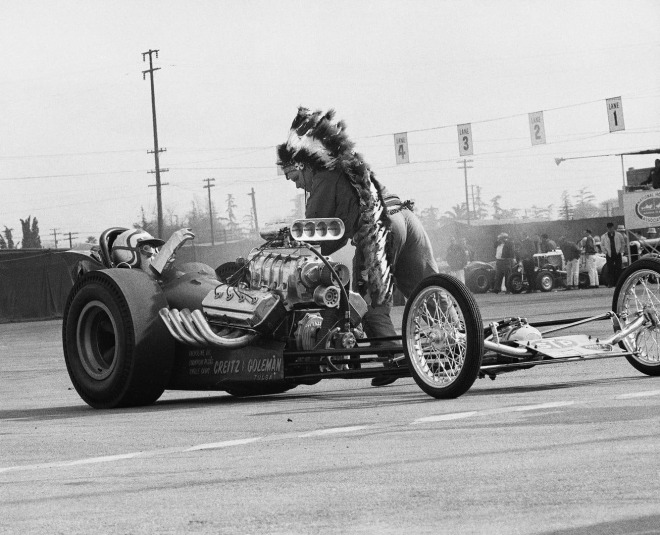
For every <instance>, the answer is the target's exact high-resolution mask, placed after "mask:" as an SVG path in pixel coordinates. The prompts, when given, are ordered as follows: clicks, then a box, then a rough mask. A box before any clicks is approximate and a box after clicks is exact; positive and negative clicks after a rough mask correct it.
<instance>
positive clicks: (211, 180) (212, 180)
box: [202, 178, 215, 245]
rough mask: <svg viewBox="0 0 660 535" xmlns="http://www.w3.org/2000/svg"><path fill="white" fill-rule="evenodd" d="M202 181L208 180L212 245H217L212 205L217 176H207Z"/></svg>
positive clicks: (206, 187)
mask: <svg viewBox="0 0 660 535" xmlns="http://www.w3.org/2000/svg"><path fill="white" fill-rule="evenodd" d="M202 182H206V186H204V188H205V189H208V190H209V221H210V222H211V245H215V236H214V234H213V206H212V205H211V188H215V184H211V182H215V178H205V179H204V180H203V181H202Z"/></svg>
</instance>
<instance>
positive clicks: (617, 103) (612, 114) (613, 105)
mask: <svg viewBox="0 0 660 535" xmlns="http://www.w3.org/2000/svg"><path fill="white" fill-rule="evenodd" d="M606 102H607V121H608V122H609V123H610V132H617V131H619V130H625V129H626V125H625V123H624V122H623V104H622V102H621V97H614V98H608V99H607V101H606Z"/></svg>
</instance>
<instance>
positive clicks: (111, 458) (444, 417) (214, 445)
mask: <svg viewBox="0 0 660 535" xmlns="http://www.w3.org/2000/svg"><path fill="white" fill-rule="evenodd" d="M651 396H660V390H647V391H644V392H632V393H629V394H621V395H620V396H616V397H615V398H614V399H631V398H642V397H651ZM575 403H576V402H575V401H553V402H549V403H540V404H537V405H521V406H513V407H504V408H501V409H487V410H483V411H466V412H455V413H449V414H438V415H435V416H426V417H424V418H418V419H416V420H413V421H412V422H411V423H410V425H416V424H422V423H430V422H444V421H451V420H461V419H464V418H471V417H473V416H487V415H491V414H504V413H511V412H525V411H534V410H543V409H552V408H557V407H568V406H570V405H574V404H575ZM16 419H19V418H16ZM378 427H381V426H377V425H376V426H374V425H356V426H349V427H333V428H329V429H319V430H317V431H311V432H309V433H304V434H301V435H298V434H295V433H288V434H286V435H273V436H271V437H251V438H242V439H236V440H225V441H222V442H210V443H207V444H198V445H196V446H188V447H179V448H176V447H175V448H163V449H160V450H150V451H138V452H133V453H123V454H118V455H105V456H102V457H89V458H87V459H76V460H72V461H59V462H53V463H39V464H27V465H19V466H7V467H0V474H3V473H7V472H20V471H28V470H44V469H49V468H67V467H70V466H83V465H91V464H100V463H109V462H115V461H122V460H126V459H135V458H137V457H145V458H146V457H156V456H159V455H167V454H170V453H186V452H193V451H203V450H213V449H221V448H229V447H233V446H242V445H246V444H251V443H253V442H257V441H259V440H275V439H286V438H291V437H294V436H295V437H298V438H308V437H319V436H327V435H334V434H339V433H352V432H355V431H362V430H364V429H373V428H378Z"/></svg>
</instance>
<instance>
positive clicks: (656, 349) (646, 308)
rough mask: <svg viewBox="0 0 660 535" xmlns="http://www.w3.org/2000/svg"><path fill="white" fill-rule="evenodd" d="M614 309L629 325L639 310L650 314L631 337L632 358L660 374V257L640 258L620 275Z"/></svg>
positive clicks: (648, 371)
mask: <svg viewBox="0 0 660 535" xmlns="http://www.w3.org/2000/svg"><path fill="white" fill-rule="evenodd" d="M612 310H613V311H614V312H616V313H617V315H618V316H619V317H620V318H621V320H622V323H623V324H624V325H625V324H627V323H630V322H632V321H634V320H635V319H636V318H637V317H638V315H639V313H645V314H646V315H647V317H648V318H649V321H647V323H646V325H644V326H643V327H642V328H641V329H640V330H638V331H637V332H636V333H634V334H631V335H630V336H628V338H627V342H628V344H627V345H628V346H629V347H632V349H633V352H634V353H633V355H631V356H627V357H626V358H627V359H628V362H630V364H632V365H633V367H635V368H636V369H637V370H639V371H640V372H642V373H645V374H647V375H660V261H658V260H655V259H651V258H647V259H642V260H638V261H637V262H635V263H633V264H632V265H631V266H630V267H629V268H627V269H626V270H625V271H624V272H623V273H622V275H621V277H619V281H618V283H617V285H616V288H615V290H614V296H613V298H612Z"/></svg>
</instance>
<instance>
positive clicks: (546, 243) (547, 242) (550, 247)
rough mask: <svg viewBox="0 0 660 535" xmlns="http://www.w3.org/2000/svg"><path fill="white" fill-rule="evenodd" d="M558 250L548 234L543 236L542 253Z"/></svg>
mask: <svg viewBox="0 0 660 535" xmlns="http://www.w3.org/2000/svg"><path fill="white" fill-rule="evenodd" d="M556 248H557V244H556V243H555V242H554V240H551V239H550V238H549V237H548V235H547V234H541V252H542V253H549V252H551V251H554V250H555V249H556Z"/></svg>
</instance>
